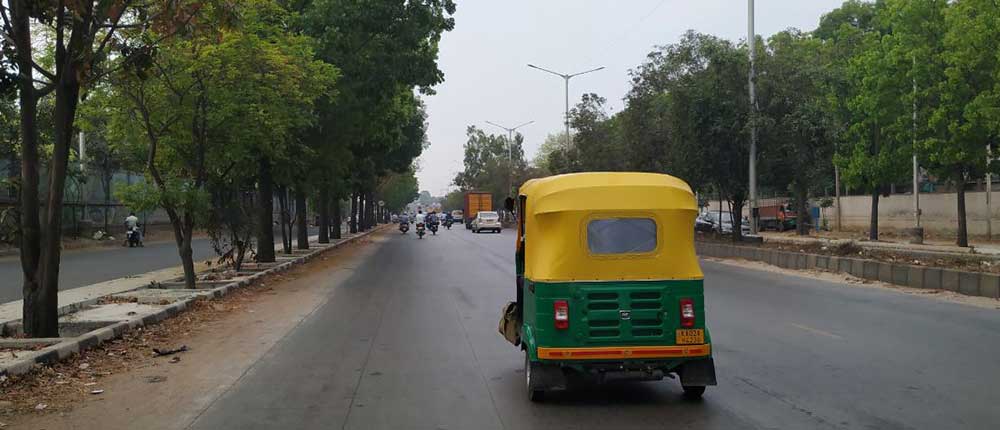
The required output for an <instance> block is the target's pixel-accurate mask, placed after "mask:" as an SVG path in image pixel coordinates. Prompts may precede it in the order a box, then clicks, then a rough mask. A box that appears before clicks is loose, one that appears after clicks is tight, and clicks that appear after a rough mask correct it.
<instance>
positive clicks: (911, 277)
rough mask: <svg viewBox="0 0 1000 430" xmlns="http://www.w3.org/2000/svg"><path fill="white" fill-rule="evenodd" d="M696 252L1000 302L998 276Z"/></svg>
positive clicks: (847, 260) (720, 248) (702, 246)
mask: <svg viewBox="0 0 1000 430" xmlns="http://www.w3.org/2000/svg"><path fill="white" fill-rule="evenodd" d="M695 248H696V249H697V251H698V255H700V256H706V257H716V258H742V259H744V260H749V261H759V262H763V263H767V264H770V265H772V266H778V267H782V268H786V269H795V270H809V269H818V270H823V271H827V272H834V273H845V274H849V275H852V276H856V277H858V278H862V279H868V280H872V281H881V282H885V283H887V284H893V285H899V286H903V287H911V288H921V289H932V290H947V291H953V292H956V293H959V294H964V295H967V296H978V297H988V298H991V299H1000V275H997V274H994V273H983V272H967V271H960V270H952V269H942V268H937V267H927V266H915V265H911V264H900V263H888V262H882V261H875V260H866V259H860V258H851V257H839V256H833V255H824V254H810V253H804V252H788V251H780V250H775V249H767V248H763V247H758V246H743V245H731V244H726V243H718V242H702V241H698V242H695Z"/></svg>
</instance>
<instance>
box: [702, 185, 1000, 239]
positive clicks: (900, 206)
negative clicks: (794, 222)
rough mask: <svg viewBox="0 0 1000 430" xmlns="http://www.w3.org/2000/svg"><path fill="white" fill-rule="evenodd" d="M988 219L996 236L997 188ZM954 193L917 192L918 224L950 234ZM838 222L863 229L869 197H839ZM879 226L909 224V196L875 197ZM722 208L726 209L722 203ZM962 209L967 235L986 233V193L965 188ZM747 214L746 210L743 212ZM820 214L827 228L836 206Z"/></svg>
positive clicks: (714, 206) (999, 223)
mask: <svg viewBox="0 0 1000 430" xmlns="http://www.w3.org/2000/svg"><path fill="white" fill-rule="evenodd" d="M990 197H991V203H992V204H991V214H990V220H991V222H992V224H993V234H994V235H998V236H1000V191H994V192H992V193H991V196H990ZM957 198H958V197H957V194H956V193H927V194H921V195H920V210H921V212H922V213H923V215H922V216H921V217H920V223H921V225H922V226H923V227H924V229H925V230H927V231H928V232H929V233H933V234H935V235H939V236H946V235H953V234H955V232H956V230H957V225H958V215H957V214H958V202H957ZM840 203H841V216H842V218H841V222H842V223H843V227H844V229H845V230H867V229H868V222H869V216H870V214H871V196H844V197H841V198H840ZM878 205H879V207H878V209H879V210H878V214H879V228H887V229H904V228H910V227H913V221H914V220H913V195H912V194H892V195H890V196H889V197H882V198H880V199H879V204H878ZM708 208H709V210H719V201H718V200H714V201H709V204H708ZM722 210H724V211H728V210H729V204H728V203H724V204H723V208H722ZM965 210H966V213H967V214H968V227H969V234H971V235H975V236H985V235H986V219H987V217H986V192H985V191H967V192H966V193H965ZM743 214H744V215H748V214H749V209H745V210H744V211H743ZM820 216H821V217H825V218H826V219H827V225H829V226H830V228H833V226H834V224H835V223H834V217H835V216H836V208H833V207H831V208H825V209H823V210H822V211H821V214H820Z"/></svg>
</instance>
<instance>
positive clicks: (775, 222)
mask: <svg viewBox="0 0 1000 430" xmlns="http://www.w3.org/2000/svg"><path fill="white" fill-rule="evenodd" d="M758 213H759V214H760V218H759V219H758V222H759V225H760V229H761V230H777V231H785V230H791V229H793V228H795V210H794V209H792V207H791V205H789V204H788V203H778V204H770V205H766V206H761V207H759V208H758Z"/></svg>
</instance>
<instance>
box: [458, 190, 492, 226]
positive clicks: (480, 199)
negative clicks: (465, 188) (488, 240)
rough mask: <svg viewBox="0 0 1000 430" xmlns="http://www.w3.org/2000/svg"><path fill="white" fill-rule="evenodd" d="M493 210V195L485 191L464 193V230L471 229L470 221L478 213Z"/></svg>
mask: <svg viewBox="0 0 1000 430" xmlns="http://www.w3.org/2000/svg"><path fill="white" fill-rule="evenodd" d="M492 210H493V194H490V193H488V192H485V191H469V192H467V193H465V209H464V212H465V213H464V214H463V215H464V216H465V229H466V230H470V229H472V220H474V219H476V215H477V214H479V212H480V211H492Z"/></svg>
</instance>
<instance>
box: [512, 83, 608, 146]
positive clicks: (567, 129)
mask: <svg viewBox="0 0 1000 430" xmlns="http://www.w3.org/2000/svg"><path fill="white" fill-rule="evenodd" d="M528 67H531V68H532V69H537V70H541V71H543V72H548V73H551V74H553V75H556V76H558V77H560V78H563V80H564V81H565V82H566V112H565V115H566V118H565V119H566V144H567V145H568V144H569V143H570V138H569V80H570V79H572V78H574V77H576V76H580V75H585V74H587V73H590V72H596V71H598V70H603V69H604V66H601V67H598V68H596V69H591V70H587V71H584V72H579V73H570V74H566V73H559V72H553V71H551V70H549V69H546V68H542V67H538V66H536V65H534V64H528Z"/></svg>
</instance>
